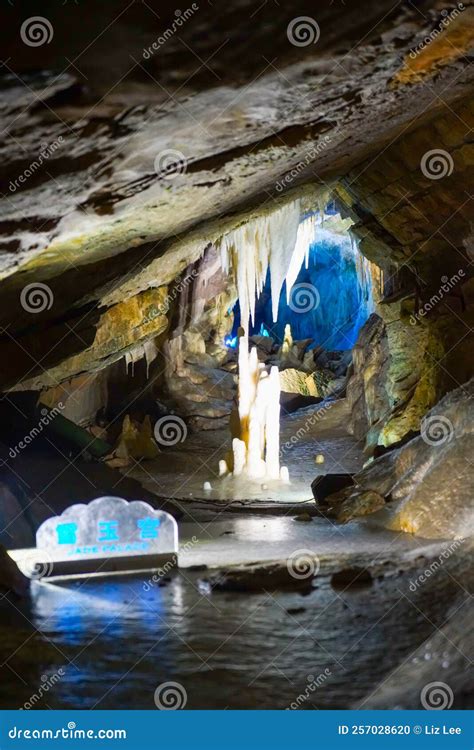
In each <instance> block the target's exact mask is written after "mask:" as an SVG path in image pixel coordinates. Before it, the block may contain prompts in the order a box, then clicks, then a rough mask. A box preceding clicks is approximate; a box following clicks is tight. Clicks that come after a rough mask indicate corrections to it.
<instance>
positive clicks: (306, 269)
mask: <svg viewBox="0 0 474 750" xmlns="http://www.w3.org/2000/svg"><path fill="white" fill-rule="evenodd" d="M346 226H347V222H344V221H343V220H342V219H341V218H340V215H339V214H337V213H336V212H335V211H334V212H333V213H332V214H329V216H328V215H326V217H325V221H324V223H321V222H320V224H319V225H318V228H317V231H316V232H315V236H314V238H313V240H312V241H311V244H310V247H309V257H308V264H307V265H306V263H303V264H302V266H301V268H300V270H299V272H298V275H297V277H296V280H295V282H294V286H293V287H292V290H291V291H290V295H289V301H288V299H287V283H286V281H285V282H284V284H283V287H282V289H281V292H280V295H279V301H278V319H277V321H276V322H274V321H273V318H272V291H271V282H270V271H268V272H267V276H266V279H265V285H264V287H263V291H262V292H261V294H260V295H259V296H258V297H257V300H256V306H255V319H254V320H253V321H251V324H250V335H262V336H271V337H272V338H273V339H274V340H275V341H276V342H277V343H279V344H282V343H283V340H284V336H285V328H286V326H287V325H289V326H290V328H291V333H292V335H293V338H294V339H298V340H302V339H311V343H310V344H309V348H310V349H312V348H314V347H323V348H324V349H327V350H329V351H344V350H347V349H351V348H352V347H353V346H354V344H355V342H356V340H357V336H358V334H359V331H360V329H361V327H362V326H363V324H364V323H365V321H366V320H367V318H368V317H369V315H370V314H371V313H372V312H373V310H374V300H373V290H372V279H371V273H370V263H369V262H368V261H367V260H366V259H365V258H364V256H363V255H361V254H360V252H359V250H358V247H357V243H356V242H355V241H354V239H353V238H351V236H350V234H349V231H348V230H346V229H345V227H346ZM232 312H233V316H234V322H233V326H232V331H231V333H230V334H229V335H228V336H227V337H226V345H227V346H235V345H236V343H237V332H238V329H239V326H240V324H241V319H240V305H239V301H238V300H237V302H236V303H235V306H234V308H233V310H232Z"/></svg>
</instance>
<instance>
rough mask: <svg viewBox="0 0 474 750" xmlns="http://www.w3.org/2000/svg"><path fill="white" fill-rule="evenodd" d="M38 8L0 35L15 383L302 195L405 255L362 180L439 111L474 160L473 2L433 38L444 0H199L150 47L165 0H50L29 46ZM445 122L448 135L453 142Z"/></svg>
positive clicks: (84, 342) (165, 19)
mask: <svg viewBox="0 0 474 750" xmlns="http://www.w3.org/2000/svg"><path fill="white" fill-rule="evenodd" d="M450 7H451V6H450ZM454 7H457V6H453V8H454ZM28 8H30V9H31V14H30V15H33V14H36V12H37V7H36V8H35V5H34V4H33V3H24V4H23V7H22V9H21V13H20V12H19V9H18V8H17V7H15V4H12V5H11V6H5V7H4V8H3V10H2V13H3V14H4V15H5V17H6V21H7V22H6V23H4V24H2V29H3V30H2V31H1V32H0V33H1V36H2V40H1V41H2V50H3V54H2V56H4V58H5V59H4V63H3V67H2V71H1V78H0V85H1V88H2V99H1V101H2V107H1V112H0V118H1V126H2V130H3V139H2V142H1V145H0V148H1V149H2V154H1V167H0V170H1V181H2V198H1V199H0V206H1V208H0V242H1V252H0V274H1V279H2V282H1V283H2V294H1V302H0V325H1V327H2V329H3V332H4V333H3V338H4V343H5V349H4V351H5V352H6V360H7V361H8V362H9V361H10V360H15V362H14V364H12V365H11V367H10V365H9V364H7V365H6V369H5V374H4V376H3V382H4V383H6V384H7V385H12V384H14V383H15V382H18V381H19V380H21V379H22V378H24V377H25V376H26V374H30V373H31V372H41V371H45V369H47V368H48V367H51V366H54V365H57V364H58V363H59V362H61V361H62V360H63V359H65V358H66V357H70V356H76V355H80V353H81V351H83V350H85V349H87V348H88V347H90V346H91V342H92V341H93V340H94V337H95V335H96V331H97V329H98V327H99V328H100V326H104V325H108V322H107V321H106V322H105V323H104V315H107V310H113V309H114V308H116V307H117V306H118V305H120V304H122V305H126V304H127V300H131V299H132V298H136V300H135V302H134V303H133V304H134V305H135V308H136V309H141V303H142V300H143V295H144V294H146V293H147V290H149V289H151V288H157V287H160V286H161V285H164V284H168V283H169V282H171V281H172V280H173V279H174V278H176V277H177V276H178V275H179V274H180V273H181V272H182V270H183V269H184V268H185V267H186V266H187V265H188V264H189V263H190V262H194V261H195V260H196V259H197V258H198V257H199V255H200V254H201V253H202V251H203V250H204V248H205V247H206V245H208V244H209V242H212V241H213V240H215V239H217V238H218V237H219V236H220V235H221V234H222V233H223V232H224V231H226V229H228V228H230V227H232V226H233V225H234V224H235V223H238V222H240V221H242V220H243V219H244V218H245V216H246V215H248V214H251V213H254V214H255V212H257V213H258V212H261V211H265V210H271V209H272V207H273V206H275V205H278V204H280V203H281V202H284V201H285V200H290V199H293V198H294V197H295V196H298V195H300V194H301V195H303V196H304V197H305V199H306V200H308V201H310V200H313V199H314V203H315V204H316V203H317V200H318V196H327V195H329V194H330V193H331V192H332V191H333V190H336V191H337V192H338V197H339V200H340V201H341V202H342V204H344V205H345V206H346V207H347V210H348V211H350V212H351V214H352V217H353V218H355V220H357V219H359V220H361V222H362V224H363V225H365V230H366V231H365V235H364V231H361V234H362V235H363V236H365V237H366V240H367V242H366V245H367V254H368V255H369V256H370V253H371V252H372V255H374V251H373V250H371V246H370V245H371V242H370V240H371V239H373V234H374V232H375V235H376V236H377V237H379V239H380V243H381V244H380V246H381V247H383V252H384V253H385V254H386V255H387V256H389V257H390V260H391V261H393V262H395V263H396V262H403V260H404V259H405V258H406V255H407V253H410V252H413V248H412V247H411V245H410V243H409V242H408V240H407V237H406V236H405V235H404V227H403V225H402V224H401V223H400V220H399V217H398V218H397V221H396V222H394V224H393V226H392V225H390V223H389V222H388V220H386V218H385V217H386V215H387V211H385V213H384V215H383V216H381V215H380V212H378V213H377V210H378V208H380V205H377V206H375V207H374V206H372V207H371V204H370V200H369V199H367V201H365V198H366V192H367V186H366V185H365V184H364V182H363V181H364V174H366V173H367V174H370V173H371V170H372V169H376V167H377V164H375V165H374V160H376V159H378V158H383V154H384V153H391V154H392V157H391V163H392V164H395V166H396V163H397V161H398V152H397V146H396V144H397V143H398V142H399V141H400V140H401V139H404V138H408V137H409V136H410V134H411V133H415V132H417V131H419V130H420V129H421V130H423V128H426V127H431V125H430V123H432V122H434V121H435V120H439V119H441V121H446V118H448V119H449V117H455V121H456V123H457V128H458V129H459V123H458V121H462V123H463V125H462V127H461V132H460V133H457V135H456V137H455V138H454V140H453V143H452V144H451V145H452V146H453V148H455V150H456V152H457V154H460V156H459V157H458V156H456V160H457V159H458V158H459V163H460V165H461V167H462V168H463V170H466V168H468V167H469V166H470V167H471V172H472V151H470V152H469V153H468V152H467V151H465V150H463V149H465V148H466V146H469V148H470V149H472V143H471V141H472V138H471V136H472V129H471V128H472V116H473V112H472V104H469V102H470V101H471V100H470V97H471V95H472V84H473V69H472V64H471V58H470V52H471V51H472V49H471V48H472V30H473V14H474V9H473V8H472V7H471V5H470V3H467V2H466V3H465V4H464V5H463V10H462V11H460V12H459V13H458V14H456V18H453V20H452V22H450V23H449V25H447V26H446V28H445V30H444V31H443V35H442V36H441V38H440V37H436V38H433V39H432V40H430V43H429V44H425V45H424V44H423V40H424V39H425V38H426V37H427V35H428V34H430V33H431V32H432V30H433V28H434V27H436V25H437V22H438V19H439V18H441V19H442V18H443V17H444V16H443V15H442V13H443V11H444V9H445V5H444V4H442V3H439V2H435V1H434V0H427V1H426V2H423V1H420V2H398V3H393V1H392V0H390V2H386V0H377V2H369V1H367V2H359V3H353V2H347V3H342V2H340V1H339V0H333V1H332V2H329V0H328V2H321V3H318V4H317V7H315V6H314V4H313V3H311V4H310V3H307V2H293V3H291V8H290V7H288V5H286V4H283V3H276V2H274V1H268V2H263V3H260V2H244V1H241V2H238V1H236V0H234V1H233V2H231V3H225V4H224V3H221V4H218V3H215V2H214V3H211V2H210V0H209V2H206V3H203V4H202V5H201V4H197V3H196V4H193V5H192V6H191V5H190V6H189V9H191V10H192V11H193V12H192V13H189V14H188V15H189V17H188V18H185V19H184V21H183V22H182V24H181V26H180V27H179V29H178V30H177V32H176V33H173V34H171V35H170V36H169V38H167V39H166V40H165V43H163V44H161V43H160V44H159V46H158V48H157V49H153V46H152V45H153V44H154V43H155V46H156V41H157V40H158V39H162V37H161V36H160V35H162V34H163V32H164V30H166V29H169V28H171V27H172V25H173V23H174V21H175V19H176V17H177V11H176V8H175V7H174V6H172V5H169V4H166V3H156V2H153V0H149V2H147V3H145V2H143V3H138V2H129V3H126V2H113V3H103V4H94V5H92V4H89V3H85V2H78V3H74V2H66V3H64V4H60V3H53V2H51V3H49V2H45V3H42V6H41V13H42V15H43V16H44V17H47V19H48V20H49V22H50V24H51V28H52V30H53V34H52V36H51V39H50V40H49V42H48V43H46V44H43V45H41V46H30V45H27V44H25V43H22V40H21V34H20V28H21V24H22V20H23V19H24V17H25V16H27V15H28V13H27V9H28ZM194 8H196V10H193V9H194ZM189 9H188V10H189ZM183 13H184V8H183V9H181V14H183ZM178 15H179V14H178ZM300 16H309V17H311V18H313V19H316V21H317V33H316V38H315V39H314V41H313V43H310V44H306V43H305V44H304V45H303V44H301V45H300V44H294V43H291V41H290V39H289V37H288V27H289V24H291V22H292V20H293V19H295V18H298V17H300ZM12 28H13V29H15V28H17V29H18V35H17V37H16V38H15V35H14V34H12V33H11V29H12ZM7 29H8V31H7ZM420 44H421V47H420ZM413 50H417V51H416V54H414V53H413ZM453 113H454V114H453ZM443 118H444V120H443ZM447 127H448V126H447ZM448 130H449V132H451V128H450V127H448ZM454 130H456V127H454ZM438 132H439V137H440V144H441V145H442V146H446V143H447V142H449V134H448V137H447V139H446V138H445V139H444V141H443V140H442V136H443V133H442V130H439V129H438ZM51 144H55V148H54V151H53V152H52V153H51V154H49V155H48V156H47V158H45V159H44V160H43V161H42V163H41V164H40V166H39V167H36V166H33V167H32V165H35V164H37V162H38V157H39V152H41V150H43V151H44V149H46V148H48V147H50V146H51ZM469 144H470V145H469ZM404 148H405V151H403V149H402V150H400V160H401V171H402V173H403V168H404V164H406V163H407V161H408V162H409V157H410V153H408V155H407V153H406V146H405V145H404ZM423 151H426V148H425V149H423ZM170 152H171V156H170ZM173 154H174V157H173ZM176 154H177V156H176ZM375 154H377V155H380V156H377V157H376V156H375ZM404 154H405V156H404ZM308 155H309V156H308ZM416 158H418V157H417V156H416ZM170 160H171V161H170ZM457 163H458V162H457V161H456V164H457ZM170 164H171V168H170V169H169V171H167V168H168V167H170ZM360 165H363V166H362V168H360ZM380 165H382V166H381V167H380V169H381V171H382V173H383V172H384V170H385V166H386V165H385V164H384V163H383V162H380ZM394 168H395V167H394ZM291 170H294V173H292V176H291V179H289V180H286V181H285V184H284V187H283V188H282V183H281V181H282V178H284V177H285V175H288V173H289V172H290V171H291ZM25 174H28V177H27V178H26V179H23V180H20V176H22V175H23V176H24V175H25ZM466 174H467V173H466ZM347 175H351V178H350V180H349V182H348V181H347V179H346V181H344V179H345V178H346V177H347ZM379 176H380V175H379ZM402 176H403V175H402ZM394 179H395V178H394ZM464 182H466V184H467V179H465V178H462V180H461V184H462V188H463V190H464V187H465V185H464ZM372 187H373V186H372ZM445 189H447V190H448V193H449V190H450V188H449V184H448V187H447V188H445ZM423 190H424V188H423V183H421V184H420V191H423ZM458 190H459V183H458V187H457V188H456V186H455V185H454V184H453V188H452V193H453V201H454V200H456V201H457V205H458V206H459V205H460V204H461V203H462V210H463V211H464V213H465V214H466V215H467V212H468V211H469V209H472V200H470V201H469V195H468V198H467V199H466V201H464V199H463V201H461V202H460V200H459V195H458V194H455V193H457V191H458ZM368 192H370V190H369V191H368ZM372 192H373V190H372ZM425 193H426V190H424V192H423V195H425ZM446 200H448V202H449V195H448V196H447V198H446ZM392 203H394V204H396V203H397V198H396V193H395V194H394V196H393V197H392ZM425 203H426V201H425ZM465 204H466V205H465ZM467 204H469V205H467ZM453 205H456V204H455V203H453ZM372 210H373V216H372V213H371V212H372ZM432 211H433V213H434V214H436V207H434V208H432ZM412 213H413V215H412V216H411V217H408V216H407V217H405V218H406V219H408V218H410V221H411V222H412V223H413V224H414V225H416V224H417V222H418V218H417V215H416V210H414V211H413V212H412ZM427 214H428V219H427ZM471 217H472V210H471ZM426 220H428V223H429V221H430V216H429V206H428V205H425V206H424V211H423V221H425V222H426ZM466 221H467V219H465V220H463V222H462V224H460V227H458V230H459V231H458V233H459V237H458V238H457V239H456V243H455V244H456V247H458V246H461V245H463V243H464V244H465V240H466V237H465V224H466ZM371 223H372V224H375V225H376V226H375V229H374V232H372V233H371V231H369V230H370V227H371ZM418 223H419V222H418ZM405 230H406V227H405ZM420 232H421V229H420ZM422 240H423V236H422V234H421V240H420V241H422ZM372 245H373V242H372ZM407 248H408V249H407ZM378 252H379V251H378ZM374 260H376V261H377V262H379V261H380V252H379V255H377V252H375V257H374ZM32 282H35V283H37V282H41V283H45V284H47V285H48V288H49V289H50V290H51V293H52V298H53V299H54V304H51V305H50V306H48V307H47V309H45V310H44V311H42V312H41V313H40V314H38V315H34V316H32V315H31V314H28V312H27V311H25V310H24V309H23V307H22V305H21V291H22V289H24V288H25V285H28V284H29V283H32ZM112 317H113V316H112ZM163 325H164V324H163V321H159V328H157V330H156V332H159V331H161V330H162V328H163ZM146 334H147V335H150V331H149V330H148V329H147V331H146ZM118 348H120V347H118ZM26 352H28V354H27V353H26ZM94 356H95V355H94ZM97 356H99V358H100V356H102V355H100V353H99V355H97ZM43 357H44V360H43ZM96 359H97V357H96V356H95V359H94V362H96ZM94 366H95V365H94ZM84 368H86V369H87V364H85V363H84V362H83V361H82V360H81V361H80V363H79V364H78V369H79V370H80V369H84Z"/></svg>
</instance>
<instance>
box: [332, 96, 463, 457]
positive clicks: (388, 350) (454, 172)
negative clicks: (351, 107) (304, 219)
mask: <svg viewBox="0 0 474 750" xmlns="http://www.w3.org/2000/svg"><path fill="white" fill-rule="evenodd" d="M473 127H474V106H473V104H472V102H471V101H470V100H469V101H467V100H466V101H461V102H458V103H457V105H456V106H455V107H453V108H443V109H442V111H441V112H439V113H437V116H435V117H433V118H432V119H431V120H430V121H428V122H426V123H424V124H423V125H422V126H421V127H419V128H418V129H416V130H414V131H413V132H410V133H406V134H404V135H401V136H400V137H399V138H398V139H397V140H396V141H395V142H394V143H393V144H392V145H391V146H390V147H389V148H387V149H386V150H385V151H383V152H382V153H381V154H379V155H378V156H376V157H375V158H374V159H371V160H367V161H365V162H363V163H361V164H360V165H358V167H357V168H356V169H354V170H351V171H350V172H349V173H348V174H347V175H346V176H345V177H344V178H343V179H342V180H341V181H340V183H339V184H338V186H337V188H336V192H337V194H338V196H339V199H340V201H341V203H342V205H343V206H344V208H345V210H347V212H348V213H349V215H350V216H351V217H352V219H353V220H354V225H353V227H352V231H353V232H354V234H355V235H356V236H357V237H358V238H359V248H360V250H361V252H362V253H363V254H364V255H365V256H366V257H367V258H369V259H370V260H371V261H373V262H374V263H376V264H377V265H378V266H379V267H380V269H381V270H382V278H381V293H380V298H379V301H378V304H377V306H376V313H377V315H378V316H379V317H378V319H376V318H373V319H372V320H371V321H370V322H369V323H368V324H367V325H366V327H365V329H364V330H363V331H362V332H361V336H360V338H359V341H358V343H357V345H356V349H355V356H354V376H353V379H352V381H351V383H350V384H349V388H348V395H349V398H350V400H351V403H352V409H353V423H354V430H355V433H356V435H357V436H358V437H360V438H361V439H365V438H366V439H367V447H368V448H372V449H373V447H374V446H375V445H377V444H381V445H390V444H392V443H395V442H397V441H399V440H401V439H403V438H404V437H406V436H407V435H408V434H410V433H411V432H414V431H417V430H419V428H420V422H421V418H422V417H423V415H424V414H425V413H426V412H427V410H428V409H429V408H431V407H432V406H433V405H434V404H436V403H437V401H438V400H439V399H440V398H441V397H442V396H443V395H444V394H445V393H447V392H448V391H450V390H452V389H454V388H456V387H458V386H459V385H460V384H462V383H464V382H466V381H467V380H468V379H469V378H470V377H471V376H472V374H473V369H474V366H473V361H472V355H471V352H472V345H473V333H472V327H473V323H474V308H473V304H472V303H473V296H474V286H473V281H472V267H471V263H472V259H473V253H474V248H473V245H472V199H471V194H470V192H469V191H470V186H471V185H472V181H473V177H474V144H473V142H472V141H473V135H472V133H473V130H472V128H473ZM434 150H435V151H436V153H433V151H434ZM427 155H428V156H427ZM366 436H367V437H366Z"/></svg>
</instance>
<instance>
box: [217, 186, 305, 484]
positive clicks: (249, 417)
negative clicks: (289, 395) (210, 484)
mask: <svg viewBox="0 0 474 750" xmlns="http://www.w3.org/2000/svg"><path fill="white" fill-rule="evenodd" d="M301 211H302V207H301V205H300V201H299V200H296V201H292V202H290V203H288V204H286V205H284V206H280V207H278V208H277V209H276V210H273V211H270V212H268V213H267V212H265V213H263V214H262V216H260V217H258V218H255V219H252V220H251V221H249V222H247V223H246V224H241V225H240V226H237V227H236V228H235V229H233V230H232V231H231V232H229V233H227V234H226V235H224V236H223V237H222V239H221V243H220V250H221V262H222V269H223V271H224V273H228V272H229V271H232V272H233V275H234V280H235V282H236V285H237V291H238V297H239V302H240V313H241V325H242V329H243V335H242V336H240V337H239V396H238V398H239V401H238V411H239V421H240V437H235V438H234V440H233V441H232V453H233V464H234V468H233V473H234V475H235V476H239V475H244V476H246V477H249V478H252V479H262V478H267V479H275V480H278V479H282V480H283V481H289V480H288V469H287V468H286V467H282V468H281V469H280V456H279V452H280V377H279V372H278V368H277V367H272V368H271V371H270V374H269V373H268V372H267V371H266V370H265V368H264V367H263V365H260V363H259V361H258V356H257V350H256V349H255V348H252V350H251V351H250V352H249V341H248V333H249V322H250V320H251V321H253V322H255V301H256V299H257V297H258V296H259V295H260V293H261V292H262V290H263V287H264V284H265V279H266V276H267V271H269V272H270V284H271V298H272V315H273V320H274V321H275V322H276V320H277V315H278V303H279V299H280V292H281V290H282V287H283V283H284V282H285V280H286V291H287V295H288V299H289V294H290V291H291V287H292V286H293V284H294V282H295V281H296V278H297V276H298V273H299V270H300V268H301V264H302V263H303V261H305V262H306V267H307V266H308V259H309V248H310V244H311V241H312V239H313V235H314V231H315V227H316V218H315V216H314V215H311V216H309V217H307V218H306V219H304V221H302V222H301V223H300V217H301ZM286 345H287V346H290V342H288V341H287V342H286ZM282 351H285V345H284V346H283V347H282ZM226 469H227V465H226V463H225V462H224V461H221V462H220V463H219V473H220V474H221V476H222V475H224V474H225V473H226Z"/></svg>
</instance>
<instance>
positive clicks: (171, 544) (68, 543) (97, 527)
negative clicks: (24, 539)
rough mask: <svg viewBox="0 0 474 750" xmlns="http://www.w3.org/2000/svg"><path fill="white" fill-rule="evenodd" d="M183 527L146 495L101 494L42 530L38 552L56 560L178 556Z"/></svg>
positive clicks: (38, 542)
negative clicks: (132, 498) (131, 497)
mask: <svg viewBox="0 0 474 750" xmlns="http://www.w3.org/2000/svg"><path fill="white" fill-rule="evenodd" d="M177 551H178V526H177V523H176V521H175V519H174V518H173V517H172V516H171V515H170V514H169V513H166V512H165V511H162V510H155V509H154V508H152V507H151V505H148V503H144V502H142V501H140V500H138V501H132V502H128V501H127V500H123V499H122V498H119V497H100V498H98V499H97V500H93V501H92V502H90V503H89V504H88V505H82V504H81V505H71V506H70V507H69V508H67V509H66V510H65V511H64V512H63V513H62V514H61V515H60V516H55V517H53V518H48V520H47V521H45V522H44V523H43V524H41V526H40V527H39V529H38V531H37V532H36V550H35V552H36V555H37V556H38V558H41V555H42V553H43V554H44V557H45V559H47V561H48V562H50V563H55V562H67V561H73V560H77V561H78V565H77V567H78V569H79V568H80V562H79V561H81V560H94V559H99V558H102V559H104V558H118V557H133V556H139V555H140V556H145V555H154V556H157V557H158V556H159V557H161V556H163V555H166V556H168V557H170V556H172V555H176V554H177Z"/></svg>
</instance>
